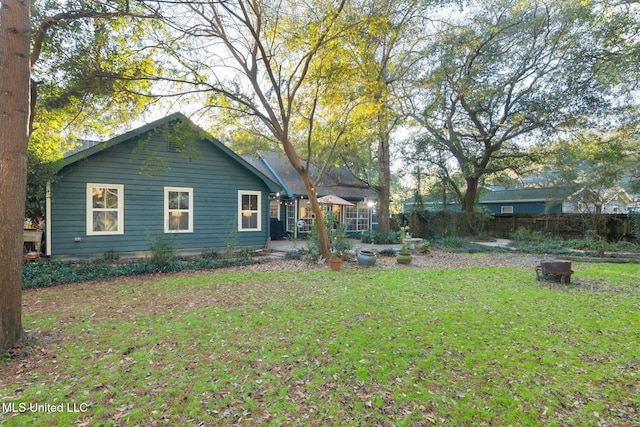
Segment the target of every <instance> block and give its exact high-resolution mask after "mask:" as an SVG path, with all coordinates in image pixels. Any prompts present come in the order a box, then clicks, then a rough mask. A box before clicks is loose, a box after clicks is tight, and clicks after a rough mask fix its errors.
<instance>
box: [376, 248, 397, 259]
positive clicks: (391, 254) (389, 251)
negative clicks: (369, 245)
mask: <svg viewBox="0 0 640 427" xmlns="http://www.w3.org/2000/svg"><path fill="white" fill-rule="evenodd" d="M396 253H397V251H396V250H395V249H393V248H386V249H381V250H379V251H378V255H380V256H387V257H395V256H396Z"/></svg>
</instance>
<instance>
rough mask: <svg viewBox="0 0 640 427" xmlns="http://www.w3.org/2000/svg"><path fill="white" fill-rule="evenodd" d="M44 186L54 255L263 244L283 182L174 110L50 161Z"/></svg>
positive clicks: (49, 240)
mask: <svg viewBox="0 0 640 427" xmlns="http://www.w3.org/2000/svg"><path fill="white" fill-rule="evenodd" d="M56 170H57V176H56V178H55V179H54V180H52V182H51V183H50V184H49V185H48V189H47V190H48V191H47V207H46V218H47V226H46V242H47V244H46V253H47V255H49V256H50V257H51V259H83V258H99V257H102V256H104V254H117V256H119V257H146V256H149V255H150V254H151V248H154V247H158V245H160V246H164V247H169V248H171V249H172V250H175V252H176V254H193V255H198V254H201V253H203V252H209V251H212V250H213V251H216V250H226V249H230V248H233V249H234V250H235V249H259V248H263V247H264V246H265V245H266V243H267V239H268V237H269V200H270V197H271V196H272V195H274V194H276V193H278V192H279V191H281V186H280V185H278V184H277V183H275V182H274V181H272V180H271V179H269V178H268V177H267V176H265V175H264V174H263V173H262V172H260V171H258V170H257V169H256V168H254V167H253V166H251V165H250V164H248V163H247V162H246V161H244V160H243V159H242V158H241V157H239V156H238V155H236V154H235V153H234V152H233V151H231V150H230V149H229V148H227V147H226V146H225V145H223V144H222V143H221V142H219V141H217V140H215V139H214V138H212V137H211V136H209V135H208V134H206V133H205V132H204V131H202V130H201V129H200V128H198V127H197V126H196V125H194V124H193V123H192V122H191V121H190V120H189V119H188V118H187V117H185V116H184V115H182V114H180V113H176V114H172V115H170V116H168V117H165V118H164V119H161V120H158V121H155V122H153V123H150V124H148V125H146V126H143V127H141V128H138V129H135V130H133V131H131V132H128V133H125V134H123V135H120V136H118V137H116V138H113V139H110V140H108V141H105V142H101V143H98V144H95V145H93V146H91V147H89V148H84V149H80V150H77V151H76V152H73V153H72V154H70V155H69V156H67V157H65V158H64V159H63V160H61V161H59V162H58V163H57V164H56Z"/></svg>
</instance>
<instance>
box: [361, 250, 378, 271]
mask: <svg viewBox="0 0 640 427" xmlns="http://www.w3.org/2000/svg"><path fill="white" fill-rule="evenodd" d="M358 264H360V265H365V266H367V267H370V266H372V265H375V264H376V254H375V253H373V252H371V251H358Z"/></svg>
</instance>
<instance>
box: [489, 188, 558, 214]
mask: <svg viewBox="0 0 640 427" xmlns="http://www.w3.org/2000/svg"><path fill="white" fill-rule="evenodd" d="M569 194H570V193H569V191H567V190H562V189H557V188H499V187H498V188H495V189H494V188H484V189H483V190H482V193H481V194H480V197H479V199H478V206H480V207H481V208H483V209H485V210H486V211H488V212H490V213H493V214H544V213H561V212H563V201H564V200H565V199H566V197H567V196H568V195H569Z"/></svg>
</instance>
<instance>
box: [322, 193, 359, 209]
mask: <svg viewBox="0 0 640 427" xmlns="http://www.w3.org/2000/svg"><path fill="white" fill-rule="evenodd" d="M318 203H330V204H332V205H342V206H355V205H354V204H353V203H351V202H348V201H346V200H345V199H343V198H342V197H338V196H336V195H335V194H329V195H327V196H323V197H319V198H318Z"/></svg>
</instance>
